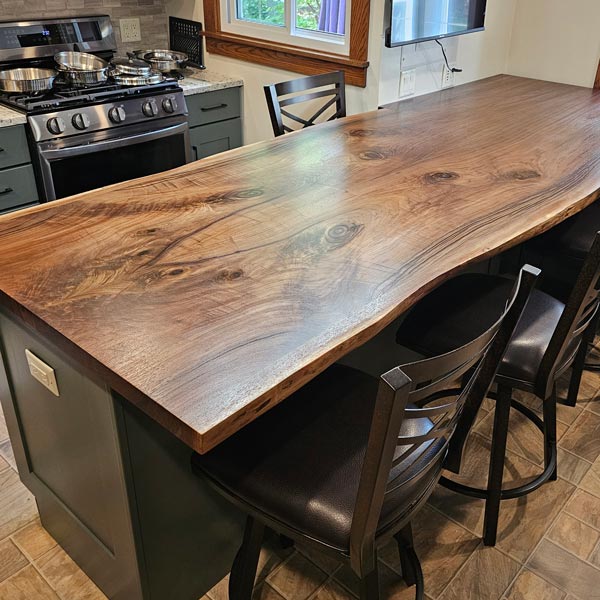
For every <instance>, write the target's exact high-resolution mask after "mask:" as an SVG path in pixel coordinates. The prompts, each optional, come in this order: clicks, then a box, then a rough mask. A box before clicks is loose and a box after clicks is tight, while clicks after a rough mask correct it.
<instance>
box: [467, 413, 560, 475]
mask: <svg viewBox="0 0 600 600" xmlns="http://www.w3.org/2000/svg"><path fill="white" fill-rule="evenodd" d="M493 428H494V414H493V413H490V414H488V415H487V416H486V417H485V419H483V420H482V421H481V422H480V423H479V425H477V426H476V427H475V428H474V430H473V431H474V432H476V433H478V434H480V435H482V436H483V437H485V438H487V439H489V440H491V439H492V432H493ZM567 429H568V425H565V424H564V423H562V422H560V421H559V422H557V427H556V433H557V437H558V439H560V438H561V437H562V435H563V434H564V433H565V432H566V431H567ZM507 448H508V449H509V450H511V451H512V452H514V453H516V454H518V455H519V456H522V457H523V458H526V459H527V460H529V461H531V462H533V463H535V464H537V465H541V464H543V462H544V437H543V435H542V432H541V431H540V430H539V429H538V428H537V427H536V426H535V425H534V423H533V422H532V421H531V420H530V419H528V418H527V417H525V415H523V414H522V413H520V412H518V411H516V410H511V411H510V422H509V429H508V440H507Z"/></svg>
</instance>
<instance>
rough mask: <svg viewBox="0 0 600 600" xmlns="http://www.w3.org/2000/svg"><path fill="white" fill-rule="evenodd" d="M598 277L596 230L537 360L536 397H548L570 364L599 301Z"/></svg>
mask: <svg viewBox="0 0 600 600" xmlns="http://www.w3.org/2000/svg"><path fill="white" fill-rule="evenodd" d="M599 276H600V232H597V233H596V237H595V238H594V241H593V243H592V247H591V248H590V250H589V252H588V254H587V256H586V258H585V260H584V262H583V266H582V267H581V270H580V271H579V275H578V276H577V280H576V281H575V285H574V287H573V289H572V291H571V293H570V295H569V299H568V300H567V303H566V304H565V309H564V310H563V313H562V315H561V317H560V319H559V321H558V324H557V325H556V329H555V330H554V333H553V334H552V337H551V338H550V343H549V344H548V349H547V350H546V353H545V354H544V357H543V358H542V362H541V363H540V369H539V372H538V375H537V379H536V385H535V392H536V394H537V395H538V396H540V398H548V397H549V395H550V394H551V393H552V388H553V387H554V383H555V381H556V379H557V378H558V377H559V376H560V375H561V374H562V373H564V372H565V371H566V370H567V369H568V368H569V367H570V366H571V364H572V363H573V360H574V359H575V354H576V353H577V350H578V347H579V344H580V343H581V341H582V338H583V334H584V333H585V331H586V329H587V328H588V327H589V326H590V324H591V323H592V321H593V320H594V317H595V316H596V313H597V311H598V306H599V303H600V290H599V289H598V278H599ZM567 352H568V354H567Z"/></svg>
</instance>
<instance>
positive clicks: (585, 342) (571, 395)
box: [565, 318, 597, 406]
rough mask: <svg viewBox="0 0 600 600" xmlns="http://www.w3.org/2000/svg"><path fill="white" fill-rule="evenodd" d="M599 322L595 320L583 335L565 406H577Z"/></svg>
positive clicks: (574, 362)
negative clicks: (590, 348) (586, 360)
mask: <svg viewBox="0 0 600 600" xmlns="http://www.w3.org/2000/svg"><path fill="white" fill-rule="evenodd" d="M596 325H597V320H596V319H595V318H594V320H593V321H592V323H590V326H589V327H588V329H587V331H586V332H585V333H584V334H583V338H582V340H581V343H580V344H579V348H578V350H577V354H576V355H575V360H574V361H573V366H572V367H571V378H570V379H569V389H568V390H567V398H566V400H565V404H566V405H568V406H576V405H577V396H578V395H579V386H580V385H581V377H582V375H583V370H584V369H585V359H586V357H587V353H588V350H589V345H590V344H591V343H592V342H593V341H594V335H595V334H596Z"/></svg>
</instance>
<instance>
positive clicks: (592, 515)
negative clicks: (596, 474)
mask: <svg viewBox="0 0 600 600" xmlns="http://www.w3.org/2000/svg"><path fill="white" fill-rule="evenodd" d="M565 512H568V513H569V514H571V515H573V516H574V517H577V518H578V519H579V520H580V521H583V522H584V523H587V524H588V525H591V526H592V527H595V528H596V529H599V530H600V498H596V496H592V495H591V494H588V492H586V491H584V490H577V491H576V492H575V493H574V494H573V496H572V497H571V499H570V500H569V502H568V503H567V505H566V507H565Z"/></svg>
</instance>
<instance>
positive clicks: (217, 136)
mask: <svg viewBox="0 0 600 600" xmlns="http://www.w3.org/2000/svg"><path fill="white" fill-rule="evenodd" d="M190 142H191V144H192V157H193V158H194V159H195V160H198V159H200V158H206V157H207V156H212V155H213V154H218V153H219V152H225V151H226V150H231V149H232V148H239V147H240V146H241V145H242V123H241V119H230V120H229V121H222V122H221V123H211V124H210V125H202V126H201V127H194V128H192V129H190Z"/></svg>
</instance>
